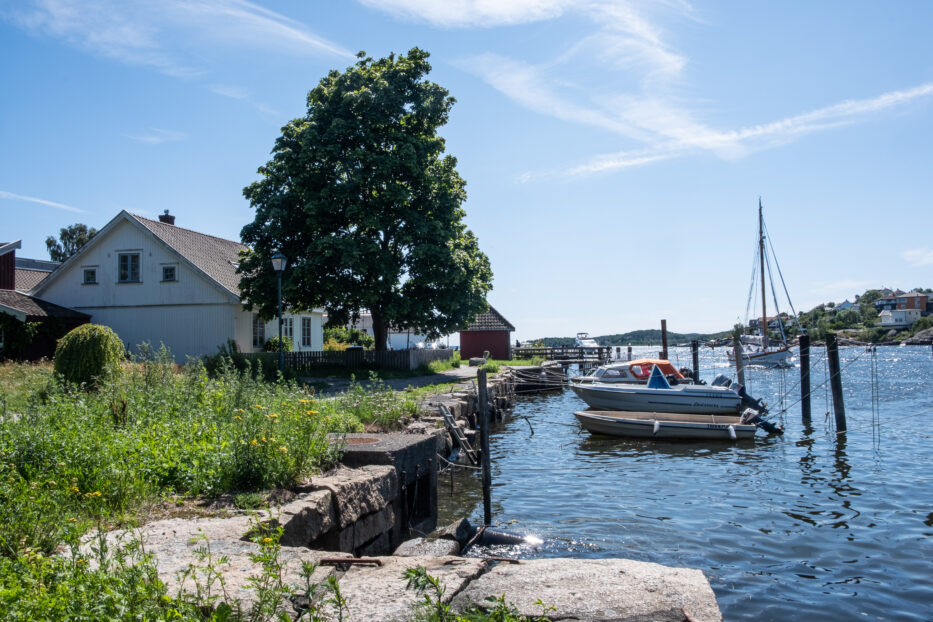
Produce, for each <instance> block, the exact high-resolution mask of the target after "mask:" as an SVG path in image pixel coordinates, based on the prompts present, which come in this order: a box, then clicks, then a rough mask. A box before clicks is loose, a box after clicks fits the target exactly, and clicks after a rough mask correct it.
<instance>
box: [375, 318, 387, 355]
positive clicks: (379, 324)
mask: <svg viewBox="0 0 933 622" xmlns="http://www.w3.org/2000/svg"><path fill="white" fill-rule="evenodd" d="M372 314H373V338H375V340H376V345H375V347H376V350H377V351H382V350H386V349H387V348H386V341H387V339H388V336H389V323H388V322H386V321H385V319H383V317H382V314H381V313H379V312H378V311H373V312H372Z"/></svg>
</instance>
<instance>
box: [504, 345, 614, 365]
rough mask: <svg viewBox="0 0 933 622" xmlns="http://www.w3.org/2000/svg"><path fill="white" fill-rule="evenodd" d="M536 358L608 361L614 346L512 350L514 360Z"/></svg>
mask: <svg viewBox="0 0 933 622" xmlns="http://www.w3.org/2000/svg"><path fill="white" fill-rule="evenodd" d="M536 356H540V357H543V358H544V359H546V360H548V361H608V360H609V359H610V358H611V356H612V346H599V347H596V348H574V347H569V346H567V347H557V348H512V358H515V359H530V358H534V357H536Z"/></svg>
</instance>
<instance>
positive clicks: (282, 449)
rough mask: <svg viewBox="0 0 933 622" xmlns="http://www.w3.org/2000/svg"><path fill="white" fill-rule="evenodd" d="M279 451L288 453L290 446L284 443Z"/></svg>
mask: <svg viewBox="0 0 933 622" xmlns="http://www.w3.org/2000/svg"><path fill="white" fill-rule="evenodd" d="M279 451H281V452H282V453H283V454H287V453H288V447H286V446H285V445H282V446H281V447H279Z"/></svg>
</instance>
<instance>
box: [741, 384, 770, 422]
mask: <svg viewBox="0 0 933 622" xmlns="http://www.w3.org/2000/svg"><path fill="white" fill-rule="evenodd" d="M732 390H733V391H735V392H736V393H738V394H739V397H741V398H742V404H743V405H744V406H745V407H746V408H752V409H754V410H757V411H758V412H759V413H761V414H762V415H763V414H765V413H766V412H768V407H767V406H765V403H764V402H762V401H761V400H757V399H755V398H753V397H752V396H751V395H749V394H748V393H746V392H745V387H743V386H742V385H740V384H739V383H738V382H736V383H735V384H733V385H732Z"/></svg>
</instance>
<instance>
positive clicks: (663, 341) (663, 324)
mask: <svg viewBox="0 0 933 622" xmlns="http://www.w3.org/2000/svg"><path fill="white" fill-rule="evenodd" d="M661 358H662V359H664V360H665V361H666V360H667V320H661Z"/></svg>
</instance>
